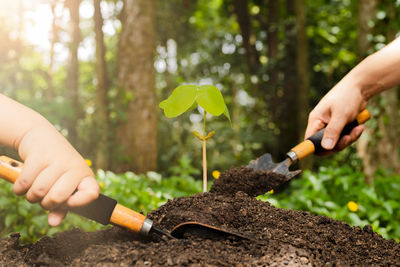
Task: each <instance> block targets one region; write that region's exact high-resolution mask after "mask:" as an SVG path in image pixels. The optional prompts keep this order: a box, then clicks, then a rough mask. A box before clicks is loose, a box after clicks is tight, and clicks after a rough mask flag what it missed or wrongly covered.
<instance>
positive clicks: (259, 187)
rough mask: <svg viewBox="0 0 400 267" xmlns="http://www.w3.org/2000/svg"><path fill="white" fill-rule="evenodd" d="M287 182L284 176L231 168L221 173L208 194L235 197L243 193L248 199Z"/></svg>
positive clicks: (244, 168)
mask: <svg viewBox="0 0 400 267" xmlns="http://www.w3.org/2000/svg"><path fill="white" fill-rule="evenodd" d="M286 181H287V179H286V177H285V176H284V175H281V174H278V173H273V172H269V171H255V170H253V169H249V168H246V167H240V168H232V169H230V170H229V171H225V172H222V173H221V177H220V178H219V179H218V180H215V181H214V183H213V185H212V187H211V189H210V193H216V194H220V195H231V196H232V195H235V193H236V192H239V191H242V192H245V193H246V194H247V195H248V196H249V197H256V196H260V195H263V194H265V193H266V192H268V191H270V190H271V189H275V188H277V187H279V186H280V185H282V184H283V183H285V182H286Z"/></svg>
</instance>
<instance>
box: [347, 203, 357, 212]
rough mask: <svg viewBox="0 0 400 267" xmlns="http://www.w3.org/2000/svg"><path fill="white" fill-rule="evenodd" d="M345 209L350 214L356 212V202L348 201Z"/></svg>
mask: <svg viewBox="0 0 400 267" xmlns="http://www.w3.org/2000/svg"><path fill="white" fill-rule="evenodd" d="M347 207H348V208H349V210H350V211H352V212H356V211H357V210H358V204H357V203H356V202H354V201H349V202H348V203H347Z"/></svg>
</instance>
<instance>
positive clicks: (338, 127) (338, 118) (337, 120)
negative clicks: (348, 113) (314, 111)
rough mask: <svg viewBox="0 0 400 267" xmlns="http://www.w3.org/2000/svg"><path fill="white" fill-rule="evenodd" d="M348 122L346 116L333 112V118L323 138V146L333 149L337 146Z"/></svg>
mask: <svg viewBox="0 0 400 267" xmlns="http://www.w3.org/2000/svg"><path fill="white" fill-rule="evenodd" d="M346 122H347V121H346V119H345V116H342V115H341V114H338V113H333V114H332V118H331V120H330V121H329V123H328V125H327V126H326V128H325V132H324V137H323V138H322V142H321V145H322V147H323V148H325V149H326V150H331V149H333V148H334V147H335V145H336V143H337V142H338V140H339V136H340V133H341V132H342V130H343V128H344V126H345V124H346Z"/></svg>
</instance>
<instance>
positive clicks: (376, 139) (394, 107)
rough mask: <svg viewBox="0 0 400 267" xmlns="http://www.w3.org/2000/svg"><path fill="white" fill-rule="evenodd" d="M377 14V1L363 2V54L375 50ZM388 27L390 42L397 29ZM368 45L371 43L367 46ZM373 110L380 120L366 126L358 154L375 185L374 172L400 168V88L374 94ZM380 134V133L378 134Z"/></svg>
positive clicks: (391, 8)
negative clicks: (373, 22) (372, 36)
mask: <svg viewBox="0 0 400 267" xmlns="http://www.w3.org/2000/svg"><path fill="white" fill-rule="evenodd" d="M388 11H389V12H388V22H389V24H390V23H392V22H393V21H394V20H395V19H396V16H395V11H396V9H395V6H394V5H393V4H390V6H389V8H388ZM375 13H376V2H375V1H360V2H359V39H358V48H359V54H360V56H365V55H367V54H368V53H370V52H371V50H372V49H371V44H370V43H369V42H368V39H367V35H368V34H370V32H371V29H370V28H369V27H368V22H369V21H370V20H371V19H373V18H374V15H375ZM385 26H386V27H385V28H386V29H388V30H387V34H386V36H387V42H390V41H392V40H393V39H394V38H395V33H396V32H395V31H393V29H392V28H391V27H390V25H385ZM367 44H368V45H367ZM368 106H369V107H370V109H373V110H378V111H379V116H378V117H376V118H375V119H376V120H378V123H377V125H376V127H375V128H372V127H368V126H367V127H366V130H365V134H363V136H361V138H360V141H359V142H358V146H357V148H358V153H359V156H360V157H361V158H362V160H363V170H364V173H365V175H366V182H367V183H368V184H372V181H373V175H374V173H375V171H376V170H377V169H378V168H379V167H383V168H386V169H391V170H393V171H395V172H397V173H398V172H399V171H400V162H399V156H398V152H397V151H398V147H399V145H400V143H399V141H398V136H399V133H400V131H399V127H398V115H397V112H398V108H399V103H398V91H397V90H394V89H390V90H387V91H385V92H383V93H381V94H380V95H379V96H376V97H374V99H372V100H371V101H370V104H369V105H368ZM377 133H379V135H378V134H377Z"/></svg>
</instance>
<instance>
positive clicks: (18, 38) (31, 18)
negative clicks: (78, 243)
mask: <svg viewBox="0 0 400 267" xmlns="http://www.w3.org/2000/svg"><path fill="white" fill-rule="evenodd" d="M0 7H1V8H0V38H1V40H2V41H1V43H0V93H2V94H5V95H7V96H9V97H11V98H13V99H15V100H17V101H19V102H21V103H23V104H25V105H27V106H29V107H31V108H32V109H34V110H36V111H38V112H40V113H41V114H42V115H44V116H45V117H46V118H47V119H49V120H50V121H51V122H52V123H53V124H54V125H55V126H56V127H57V129H58V130H60V131H61V132H62V133H63V134H64V135H65V136H66V138H67V139H68V140H69V141H70V142H71V143H72V144H73V145H74V146H75V147H76V148H77V150H78V151H79V152H80V153H81V154H82V155H83V156H84V157H85V158H87V159H90V160H91V161H92V163H93V168H94V169H96V170H97V169H101V170H109V171H110V172H102V171H100V172H99V174H98V178H99V181H100V182H102V183H103V186H102V189H103V190H104V191H105V192H108V193H109V194H111V195H112V196H113V197H115V198H117V199H118V197H119V200H121V199H122V202H124V201H126V204H127V205H131V206H132V205H133V207H134V208H135V207H136V208H137V209H141V210H144V211H148V210H150V209H152V208H155V207H157V206H158V205H160V204H162V202H163V201H165V200H166V199H168V198H170V197H174V196H179V195H185V194H186V195H187V194H190V193H195V192H199V191H201V187H200V185H199V183H198V181H197V178H200V169H201V142H199V141H198V140H197V139H196V138H194V137H193V135H192V134H191V131H192V130H194V129H198V128H199V127H201V123H202V121H201V115H200V114H199V113H198V112H192V113H191V114H185V115H183V116H180V117H178V118H174V119H167V118H165V116H164V115H163V114H162V110H161V109H160V108H159V107H158V103H159V102H160V101H161V100H163V99H165V98H167V97H168V96H169V95H170V94H171V92H172V90H173V89H174V88H175V87H177V86H178V85H181V84H212V85H215V86H217V87H218V88H219V89H220V90H221V92H222V94H223V95H224V98H225V101H226V103H227V106H228V108H229V110H230V115H231V118H232V127H230V126H229V123H227V122H226V120H224V119H223V118H211V117H210V118H208V120H209V121H207V123H208V129H209V130H215V131H216V134H215V136H214V137H213V138H212V139H210V140H209V142H208V155H209V157H208V166H209V176H210V177H209V178H211V172H212V171H213V170H220V171H222V170H225V169H228V168H230V167H231V166H241V165H246V164H247V163H248V162H249V161H250V160H251V159H254V158H256V157H258V156H260V155H262V154H263V153H265V152H270V153H271V154H272V155H273V156H274V157H275V160H277V161H278V160H282V159H283V157H284V155H285V153H286V152H287V151H288V150H289V149H290V148H291V147H292V146H294V145H296V144H297V143H298V142H299V141H300V140H302V139H303V135H304V131H305V127H306V124H307V116H308V113H309V112H310V110H311V109H312V107H313V106H315V105H316V103H317V102H318V101H319V99H321V97H322V96H323V95H324V94H325V93H327V92H328V91H329V90H330V88H332V87H333V86H334V85H335V84H336V83H337V82H338V81H339V80H340V79H341V78H342V77H343V76H344V75H345V74H346V73H347V72H348V71H349V70H350V69H351V68H352V67H354V66H355V65H356V64H357V63H358V62H360V61H361V60H362V59H363V58H365V57H366V56H367V55H369V54H371V53H373V52H374V51H377V50H379V49H380V48H382V47H383V46H385V44H387V43H388V42H390V41H391V40H393V39H394V38H395V37H396V36H398V35H399V33H400V20H399V19H398V16H399V14H400V1H399V0H380V1H377V0H358V1H350V0H344V1H339V0H327V1H322V0H315V1H305V0H168V1H155V0H101V1H100V0H65V1H62V0H35V1H32V0H18V1H8V0H0ZM398 101H399V91H398V90H397V89H393V90H390V91H387V92H385V93H383V94H381V95H380V96H379V97H376V98H375V99H373V100H372V101H370V103H369V106H368V109H369V110H370V111H371V113H372V114H373V118H372V119H371V121H370V122H368V124H367V130H366V131H365V133H364V134H363V136H362V138H361V139H360V140H359V141H358V142H357V144H356V145H353V146H352V147H350V148H348V149H346V150H345V151H343V152H341V153H339V154H336V155H335V156H330V157H314V158H313V159H311V160H308V161H306V162H304V163H303V166H302V168H305V169H307V170H310V171H306V172H305V173H304V177H303V179H297V180H296V181H294V182H293V183H291V185H289V186H287V187H286V188H283V189H282V190H281V191H282V192H281V194H273V195H272V194H271V193H270V194H269V195H268V196H265V198H267V199H270V201H271V202H273V203H274V204H275V205H277V206H281V207H287V208H296V209H304V210H310V211H312V212H314V213H317V214H325V215H328V216H332V217H334V218H338V219H341V220H344V221H348V222H349V223H351V224H353V225H361V226H362V225H365V224H366V223H369V224H372V225H373V227H374V230H377V231H379V232H380V233H381V234H383V235H384V236H385V237H386V238H390V237H392V238H396V239H397V240H399V238H400V226H398V225H399V224H400V215H399V214H400V178H399V176H398V175H396V173H399V171H400V159H399V153H398V151H399V145H400V143H399V142H400V139H399V138H398V136H399V133H400V126H399V118H398V115H399V110H400V107H399V103H398ZM10 116H12V114H10ZM5 129H6V126H4V125H3V130H5ZM0 152H1V154H6V155H9V156H17V155H16V154H15V152H14V151H10V150H9V149H7V148H4V147H0ZM111 171H112V172H111ZM115 173H121V175H120V176H118V175H117V174H115ZM107 177H111V178H109V179H108V178H107ZM116 177H120V179H119V180H118V179H117V178H116ZM129 177H130V178H129ZM132 177H133V178H132ZM161 177H166V179H164V178H161ZM168 177H169V178H170V179H169V181H164V180H168V179H167V178H168ZM179 177H180V178H181V179H178V178H179ZM113 179H114V180H113ZM129 179H132V180H131V181H132V184H129V183H128V182H127V181H130V180H129ZM146 179H147V181H145V180H146ZM110 181H114V185H113V184H112V183H111V182H110ZM122 181H123V182H122ZM121 183H123V184H125V185H126V187H137V188H140V189H142V191H129V190H133V189H129V190H128V191H126V190H125V191H124V190H122V189H121ZM139 183H142V184H145V185H143V187H141V186H138V184H139ZM149 183H150V184H149ZM151 183H155V184H151ZM164 183H166V184H164ZM167 184H169V185H170V187H171V188H175V189H177V188H178V189H179V190H180V191H179V190H178V189H177V190H178V191H179V192H178V191H171V192H169V191H168V190H169V187H168V185H167ZM1 185H3V183H2V184H1ZM156 185H157V186H156ZM2 187H3V189H1V190H4V191H2V194H3V193H4V194H6V195H7V196H8V198H3V199H2V198H1V197H0V199H2V200H0V206H1V208H0V209H1V210H0V212H1V215H2V216H4V220H3V223H2V225H3V228H2V229H4V230H1V233H2V235H4V234H7V233H9V232H10V231H11V230H10V229H12V230H17V231H20V232H21V231H22V232H24V231H25V233H26V234H27V235H28V236H29V237H30V238H31V240H36V238H37V236H38V234H37V232H35V231H36V230H35V229H36V228H35V227H36V226H35V225H37V226H39V225H40V224H41V221H40V220H37V219H35V216H33V215H32V214H34V212H33V211H32V209H31V208H27V210H28V211H27V214H29V216H28V215H26V214H25V215H22V216H20V217H18V216H19V215H18V214H13V215H12V216H11V215H7V216H8V219H7V218H6V214H9V213H10V205H11V204H10V203H13V204H12V205H11V207H12V206H13V205H17V206H18V205H25V204H22V202H21V201H22V200H21V201H20V200H13V199H16V197H15V196H13V195H12V193H9V192H8V191H7V190H9V189H10V188H6V187H4V186H2ZM150 187H157V188H159V191H157V192H156V189H154V188H153V191H152V190H151V189H149V188H150ZM4 188H6V189H4ZM189 188H190V189H189ZM166 190H167V191H168V192H167V193H166ZM122 191H123V192H122ZM149 192H150V193H149ZM177 192H178V193H177ZM146 194H149V196H148V199H146V200H143V198H144V197H143V196H144V195H146ZM134 198H135V199H134ZM7 201H9V202H7ZM146 201H147V202H146ZM349 201H354V202H355V203H357V205H358V206H357V210H355V211H354V210H353V211H352V210H351V209H350V208H348V207H347V206H346V205H347V204H348V203H349ZM143 203H147V204H146V205H144V204H143ZM6 206H7V207H6ZM29 207H31V206H29ZM38 212H39V211H38ZM357 212H358V213H357ZM11 213H12V212H11ZM14 213H15V212H14ZM20 213H21V212H20ZM42 213H43V212H42ZM396 214H397V215H396ZM27 216H28V217H29V218H30V220H31V219H32V220H37V221H36V222H34V221H29V222H27V221H26V220H27V219H26V217H27ZM42 217H43V216H42ZM44 217H45V216H44ZM36 218H37V216H36ZM42 219H43V218H42ZM18 220H19V221H18ZM24 220H25V221H24ZM43 220H44V219H43ZM27 224H29V225H30V226H27ZM69 224H73V223H71V222H70V223H69ZM0 225H1V223H0ZM21 225H23V226H21ZM42 225H43V224H42ZM31 226H32V227H33V228H32V229H30V228H29V227H31ZM18 227H19V228H18ZM63 227H64V228H63V229H65V227H67V226H65V225H64V226H63ZM91 227H92V226H91ZM22 228H24V229H22ZM42 228H43V227H42ZM89 228H90V227H89ZM46 231H47V232H46ZM46 231H45V230H43V229H42V230H40V231H39V232H40V234H46V233H47V234H48V233H49V232H48V231H49V229H47V230H46Z"/></svg>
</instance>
